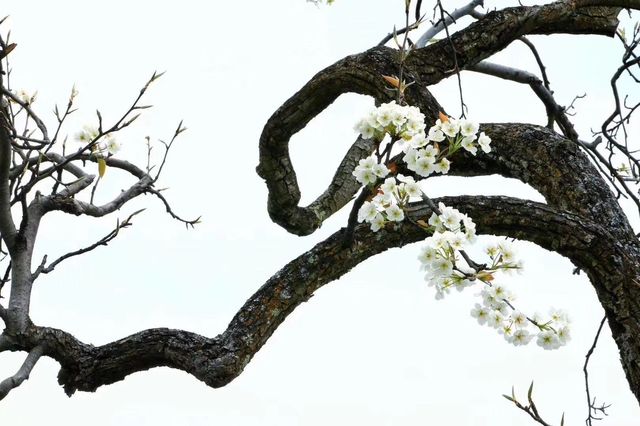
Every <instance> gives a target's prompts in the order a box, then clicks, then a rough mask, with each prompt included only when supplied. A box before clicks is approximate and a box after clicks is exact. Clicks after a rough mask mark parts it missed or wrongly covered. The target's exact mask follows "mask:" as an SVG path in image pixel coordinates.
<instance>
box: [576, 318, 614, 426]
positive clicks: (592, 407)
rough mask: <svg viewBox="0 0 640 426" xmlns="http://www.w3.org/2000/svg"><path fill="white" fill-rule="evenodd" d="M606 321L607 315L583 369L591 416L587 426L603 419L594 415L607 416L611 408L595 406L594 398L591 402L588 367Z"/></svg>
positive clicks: (589, 415)
mask: <svg viewBox="0 0 640 426" xmlns="http://www.w3.org/2000/svg"><path fill="white" fill-rule="evenodd" d="M606 320H607V317H606V315H605V316H604V317H602V321H600V326H599V327H598V331H597V332H596V337H595V338H594V339H593V344H592V345H591V347H590V348H589V351H588V352H587V355H586V356H585V360H584V366H583V367H582V371H583V372H584V386H585V391H586V393H587V405H588V407H589V414H588V415H587V419H586V420H585V423H586V424H587V426H591V421H592V420H602V417H596V416H595V415H594V414H595V413H597V412H598V411H599V412H601V413H602V414H604V415H605V416H606V415H607V413H606V412H605V410H606V409H607V408H609V407H610V406H611V405H610V404H609V405H604V404H603V405H602V406H600V407H597V406H596V405H595V404H596V398H595V397H594V398H593V402H592V401H591V392H590V390H589V370H588V369H587V366H588V365H589V360H590V359H591V355H593V351H594V350H595V349H596V345H597V344H598V339H599V338H600V332H601V331H602V327H603V326H604V323H605V321H606Z"/></svg>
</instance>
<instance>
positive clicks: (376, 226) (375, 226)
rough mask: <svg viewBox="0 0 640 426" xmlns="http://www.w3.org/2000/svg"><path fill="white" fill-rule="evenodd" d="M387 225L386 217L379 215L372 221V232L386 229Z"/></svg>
mask: <svg viewBox="0 0 640 426" xmlns="http://www.w3.org/2000/svg"><path fill="white" fill-rule="evenodd" d="M385 223H386V221H385V220H384V216H382V215H381V214H380V213H377V214H376V215H375V216H374V218H373V219H372V220H371V230H372V231H373V232H378V231H379V230H380V229H382V228H384V225H385Z"/></svg>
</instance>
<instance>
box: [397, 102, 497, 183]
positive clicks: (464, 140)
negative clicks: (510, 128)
mask: <svg viewBox="0 0 640 426" xmlns="http://www.w3.org/2000/svg"><path fill="white" fill-rule="evenodd" d="M479 128H480V126H479V124H478V123H476V122H474V121H471V120H466V119H462V120H456V119H455V118H451V117H447V116H446V115H444V114H441V116H440V118H439V119H438V120H437V121H436V124H435V125H433V126H432V127H431V128H430V129H429V132H428V133H426V134H425V133H424V132H422V133H421V134H417V135H415V136H414V137H413V138H411V139H410V140H409V141H408V143H407V144H406V145H405V146H404V147H403V150H404V152H405V155H404V157H403V160H404V162H405V163H407V166H408V167H409V169H410V170H412V171H414V172H416V173H417V174H418V175H420V176H424V177H427V176H429V175H431V174H433V173H441V174H446V173H448V172H449V167H450V164H451V163H450V162H449V160H448V159H447V157H448V156H451V155H453V154H454V153H455V152H456V151H458V150H459V149H461V148H462V149H464V150H466V151H469V152H470V153H471V154H472V155H476V153H477V152H478V147H480V149H482V151H484V152H485V153H488V152H491V146H490V145H491V138H489V136H487V135H485V134H484V132H481V133H480V135H478V134H477V133H478V130H479ZM441 145H443V146H441Z"/></svg>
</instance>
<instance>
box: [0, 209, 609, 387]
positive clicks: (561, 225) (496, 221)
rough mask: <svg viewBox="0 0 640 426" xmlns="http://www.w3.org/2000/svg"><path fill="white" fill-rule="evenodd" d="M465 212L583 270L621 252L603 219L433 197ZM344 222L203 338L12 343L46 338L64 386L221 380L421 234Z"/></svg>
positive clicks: (50, 334) (155, 335) (159, 335)
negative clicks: (349, 229) (346, 232)
mask: <svg viewBox="0 0 640 426" xmlns="http://www.w3.org/2000/svg"><path fill="white" fill-rule="evenodd" d="M435 201H436V202H438V201H443V202H444V203H445V204H447V205H451V206H455V207H456V208H459V209H460V210H461V211H463V212H465V213H467V214H469V215H470V216H471V217H472V218H473V219H474V220H475V221H476V223H477V224H478V230H479V232H483V233H492V234H499V235H508V236H511V237H515V238H522V239H529V240H531V241H533V242H535V243H537V244H539V245H541V246H542V247H546V248H548V249H552V250H556V251H558V252H559V253H561V254H563V255H566V256H569V257H570V258H571V259H572V261H574V262H575V263H576V264H578V265H580V266H581V267H584V268H585V270H587V271H589V272H593V270H602V273H603V274H607V273H609V272H610V270H611V268H610V267H605V268H603V265H605V266H606V265H607V260H608V259H609V258H610V256H614V255H615V254H616V253H618V249H617V248H616V244H615V241H614V239H613V237H612V236H611V235H610V234H609V233H608V232H607V231H606V230H605V229H604V228H602V227H601V226H600V225H596V224H593V223H590V222H588V221H585V220H584V218H581V217H579V216H576V215H573V214H570V213H562V212H559V211H557V210H554V209H553V208H551V207H549V206H545V205H542V204H539V203H534V202H530V201H523V200H517V199H511V198H507V197H448V198H443V199H438V200H435ZM430 212H431V210H430V208H429V207H427V206H425V205H415V206H413V207H412V208H411V212H410V214H411V215H412V216H413V217H416V218H424V217H428V215H429V214H430ZM342 233H343V230H342V231H338V232H336V233H335V234H334V235H332V236H331V237H329V238H328V239H327V240H325V241H324V242H322V243H320V244H318V245H317V246H315V247H314V248H313V249H311V250H310V251H308V252H307V253H305V254H303V255H302V256H300V257H298V258H297V259H295V260H293V261H292V262H290V263H289V264H288V265H286V266H285V267H284V268H283V269H281V270H280V271H279V272H278V273H277V274H275V275H274V276H273V277H272V278H270V279H269V280H268V281H267V282H266V283H265V284H264V285H263V286H262V287H261V288H260V289H259V290H258V291H257V292H256V294H254V295H253V296H252V297H251V298H250V299H249V300H248V301H247V302H246V303H245V305H244V306H243V307H242V308H241V309H240V311H239V312H238V313H237V314H236V316H235V317H234V318H233V320H232V321H231V323H230V324H229V327H228V328H227V330H226V331H225V332H224V333H222V334H221V335H219V336H217V337H215V338H206V337H203V336H200V335H197V334H193V333H189V332H186V331H181V330H169V329H152V330H145V331H143V332H140V333H137V334H134V335H132V336H129V337H127V338H124V339H122V340H119V341H116V342H113V343H109V344H107V345H103V346H98V347H94V346H92V345H88V344H85V343H82V342H80V341H78V340H77V339H75V338H74V337H73V336H71V335H70V334H68V333H66V332H63V331H61V330H56V329H52V328H47V327H36V326H33V327H31V328H30V329H29V330H27V332H26V333H22V334H20V335H16V336H12V339H13V341H14V344H15V345H16V347H18V348H21V349H22V350H30V349H31V348H33V347H36V346H39V345H43V346H44V347H45V348H46V350H45V353H44V354H45V355H47V356H50V357H52V358H54V359H56V360H57V361H58V362H59V363H60V364H61V367H62V368H61V371H60V374H59V376H58V378H59V382H60V383H61V384H62V385H63V386H64V387H65V391H66V392H67V393H68V394H72V393H73V392H75V391H76V390H81V391H94V390H96V389H97V388H98V387H100V386H102V385H106V384H110V383H114V382H116V381H119V380H122V379H123V378H124V377H126V376H127V375H128V374H132V373H134V372H137V371H143V370H146V369H149V368H152V367H157V366H169V367H172V368H177V369H181V370H183V371H186V372H188V373H190V374H192V375H193V376H195V377H196V378H198V379H200V380H202V381H204V382H205V383H207V384H208V385H209V386H214V387H219V386H224V385H225V384H227V383H228V382H229V381H231V380H233V379H234V378H235V377H237V375H239V374H240V373H241V372H242V370H243V368H244V367H245V366H246V364H247V363H248V362H249V361H250V360H251V358H252V357H253V355H254V354H255V353H256V352H257V351H258V350H259V349H260V348H261V347H262V346H263V345H264V343H265V342H266V341H267V339H268V338H269V337H270V336H271V334H272V333H273V332H274V331H275V330H276V328H277V327H278V326H279V325H280V324H281V323H282V322H283V321H284V320H285V318H286V317H287V316H288V315H289V314H290V313H291V312H292V311H293V310H294V309H295V308H296V307H297V306H298V305H300V304H301V303H303V302H305V301H306V300H308V299H309V298H310V297H311V296H312V295H313V293H314V292H315V291H316V290H317V289H319V288H320V287H321V286H323V285H325V284H327V283H329V282H331V281H333V280H335V279H337V278H339V277H340V276H342V275H343V274H345V273H347V272H348V271H349V270H351V269H352V268H353V267H355V266H356V265H358V264H359V263H361V262H362V261H364V260H365V259H367V258H369V257H371V256H374V255H376V254H378V253H380V252H382V251H385V250H387V249H389V248H392V247H401V246H403V245H406V244H409V243H412V242H416V241H420V240H422V239H424V238H425V236H426V235H425V233H424V231H423V230H422V229H420V228H418V227H416V226H414V225H412V224H410V223H404V224H402V225H401V226H400V227H399V229H397V230H392V229H387V230H382V231H380V232H379V233H375V234H374V233H372V232H371V231H370V230H369V229H368V227H366V226H364V225H361V226H359V227H357V228H356V230H355V235H354V237H355V238H354V244H353V246H352V247H351V248H345V247H344V246H343V244H342V241H343V235H342Z"/></svg>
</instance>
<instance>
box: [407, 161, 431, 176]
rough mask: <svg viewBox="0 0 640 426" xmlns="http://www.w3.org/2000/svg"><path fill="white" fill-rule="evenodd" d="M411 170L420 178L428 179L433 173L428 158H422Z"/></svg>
mask: <svg viewBox="0 0 640 426" xmlns="http://www.w3.org/2000/svg"><path fill="white" fill-rule="evenodd" d="M411 170H413V171H414V172H416V173H417V174H419V175H420V176H424V177H428V176H429V175H430V174H432V173H433V172H434V171H435V166H434V165H433V162H432V161H430V159H429V158H425V157H422V158H419V159H418V160H417V161H416V164H415V168H414V169H411Z"/></svg>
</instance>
